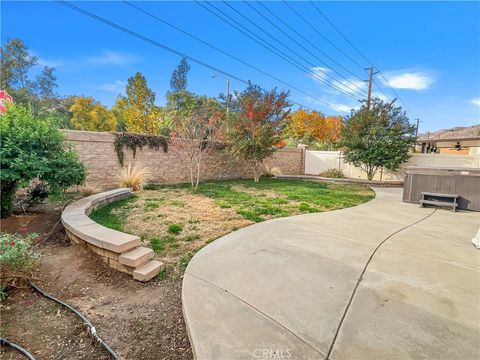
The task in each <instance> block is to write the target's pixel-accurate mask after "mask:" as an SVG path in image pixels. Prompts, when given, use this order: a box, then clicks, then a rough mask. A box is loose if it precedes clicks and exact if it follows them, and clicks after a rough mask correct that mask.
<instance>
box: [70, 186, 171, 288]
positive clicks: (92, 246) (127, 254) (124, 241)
mask: <svg viewBox="0 0 480 360" xmlns="http://www.w3.org/2000/svg"><path fill="white" fill-rule="evenodd" d="M132 195H133V193H132V190H131V189H127V188H124V189H115V190H110V191H106V192H103V193H100V194H95V195H92V196H88V197H85V198H83V199H80V200H78V201H76V202H74V203H72V204H70V205H69V206H67V207H66V208H65V210H64V211H63V213H62V223H63V226H64V227H65V231H66V233H67V235H68V237H69V238H70V240H72V241H73V242H75V243H77V244H79V245H82V246H85V247H86V248H87V249H88V250H90V251H92V252H94V253H95V254H97V255H98V256H100V258H101V259H102V260H103V261H104V262H105V263H106V264H107V265H109V266H110V267H112V268H114V269H116V270H118V271H121V272H124V273H127V274H130V275H133V277H134V278H135V279H136V280H139V281H148V280H150V279H151V278H152V277H154V276H156V275H157V274H158V273H159V272H160V270H161V268H162V267H163V263H161V262H159V261H157V260H151V259H152V258H153V256H154V253H153V250H152V249H149V248H144V247H141V246H140V244H141V241H140V238H139V237H138V236H135V235H130V234H125V233H122V232H120V231H116V230H112V229H108V228H106V227H104V226H102V225H100V224H97V223H96V222H95V221H93V220H92V219H90V218H89V217H88V215H89V214H91V212H92V211H93V210H95V209H97V208H99V207H102V206H105V205H107V204H109V203H111V202H114V201H118V200H121V199H124V198H127V197H130V196H132Z"/></svg>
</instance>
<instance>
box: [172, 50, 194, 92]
mask: <svg viewBox="0 0 480 360" xmlns="http://www.w3.org/2000/svg"><path fill="white" fill-rule="evenodd" d="M189 71H190V65H189V64H188V62H187V59H185V58H183V59H182V60H181V61H180V64H178V66H177V68H176V69H175V70H173V72H172V77H171V79H170V88H171V89H172V92H174V93H175V92H179V91H181V90H187V74H188V72H189Z"/></svg>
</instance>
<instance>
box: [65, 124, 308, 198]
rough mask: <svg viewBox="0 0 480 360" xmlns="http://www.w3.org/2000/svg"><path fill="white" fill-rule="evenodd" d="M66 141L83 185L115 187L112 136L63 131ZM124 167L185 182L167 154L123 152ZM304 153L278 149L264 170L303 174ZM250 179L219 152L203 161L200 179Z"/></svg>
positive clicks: (242, 165)
mask: <svg viewBox="0 0 480 360" xmlns="http://www.w3.org/2000/svg"><path fill="white" fill-rule="evenodd" d="M65 134H66V140H67V142H68V143H69V144H72V145H73V146H74V147H75V149H76V151H77V152H78V154H79V156H80V159H81V160H82V162H83V163H84V164H85V166H86V168H87V180H86V183H87V184H89V185H92V186H96V187H98V188H101V189H109V188H114V187H117V181H116V180H115V174H116V172H117V171H118V169H119V168H120V165H119V162H118V157H117V153H116V152H115V148H114V141H115V136H114V135H113V134H111V133H106V132H91V131H75V130H65ZM124 153H125V160H124V164H128V163H132V164H134V163H135V162H138V161H141V162H143V163H144V164H145V165H146V166H148V167H149V169H150V171H151V173H152V176H151V178H150V179H149V182H150V183H180V182H188V181H189V171H188V169H187V168H186V167H185V166H184V165H183V164H182V163H180V162H179V160H178V159H177V158H176V157H175V155H174V154H173V153H172V152H171V151H167V152H166V153H165V152H164V151H163V150H162V149H159V150H155V149H149V148H148V146H146V147H144V148H143V149H142V150H140V149H137V152H136V156H135V158H134V157H133V152H132V150H130V149H126V148H125V149H124ZM304 154H305V151H304V150H302V149H297V148H285V149H280V150H278V151H277V152H276V153H274V154H273V156H271V157H270V158H268V159H267V160H266V161H265V166H266V167H267V168H270V169H271V168H273V167H276V168H278V169H279V170H280V172H281V173H282V174H284V175H301V174H303V169H304V168H303V163H304V156H305V155H304ZM247 177H248V178H251V177H253V174H252V171H251V170H250V168H249V167H248V165H247V164H246V163H245V162H242V161H237V160H235V159H233V158H232V157H230V156H227V155H225V154H224V153H223V152H221V151H215V152H213V153H211V154H210V155H209V156H208V157H207V158H206V160H205V164H204V168H203V173H202V180H209V179H231V178H247Z"/></svg>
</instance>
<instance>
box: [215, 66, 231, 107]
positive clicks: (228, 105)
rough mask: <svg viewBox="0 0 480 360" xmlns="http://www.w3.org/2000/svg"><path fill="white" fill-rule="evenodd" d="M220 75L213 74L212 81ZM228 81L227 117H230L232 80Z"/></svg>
mask: <svg viewBox="0 0 480 360" xmlns="http://www.w3.org/2000/svg"><path fill="white" fill-rule="evenodd" d="M217 76H218V75H217V74H213V75H212V79H215V78H216V77H217ZM226 79H227V116H228V113H229V112H230V79H229V78H226Z"/></svg>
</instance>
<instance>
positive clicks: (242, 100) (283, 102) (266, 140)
mask: <svg viewBox="0 0 480 360" xmlns="http://www.w3.org/2000/svg"><path fill="white" fill-rule="evenodd" d="M287 97H288V92H283V91H282V92H277V90H276V89H273V90H271V91H265V90H262V89H261V88H260V87H259V86H257V85H252V84H250V85H249V86H248V88H247V89H246V90H245V91H243V92H241V93H237V92H235V94H234V96H233V99H232V101H230V115H229V117H228V121H227V133H226V138H227V141H228V147H227V152H228V153H229V154H230V155H232V156H234V157H236V158H238V159H242V160H245V161H246V162H247V163H248V164H249V165H250V166H251V168H252V172H253V178H254V180H255V182H258V181H259V179H260V176H261V175H262V172H263V160H265V159H266V158H267V157H268V156H270V155H271V154H273V152H275V150H276V147H275V145H276V144H278V143H279V141H280V139H281V137H280V129H281V127H282V126H283V123H284V120H285V118H286V117H287V116H288V114H289V112H290V110H289V107H290V104H289V103H288V101H287Z"/></svg>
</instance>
